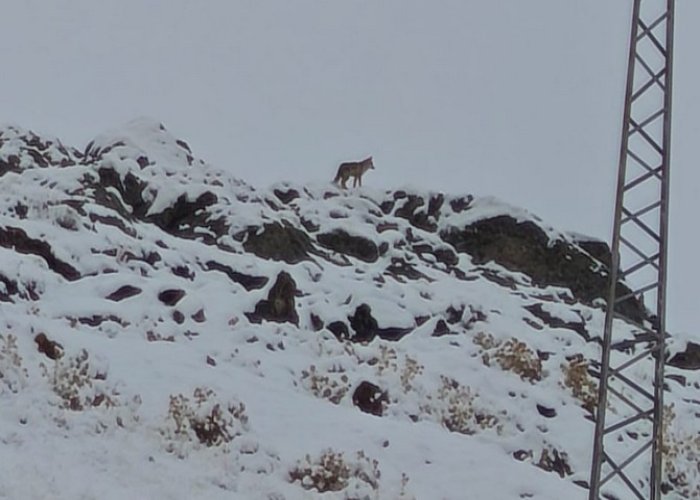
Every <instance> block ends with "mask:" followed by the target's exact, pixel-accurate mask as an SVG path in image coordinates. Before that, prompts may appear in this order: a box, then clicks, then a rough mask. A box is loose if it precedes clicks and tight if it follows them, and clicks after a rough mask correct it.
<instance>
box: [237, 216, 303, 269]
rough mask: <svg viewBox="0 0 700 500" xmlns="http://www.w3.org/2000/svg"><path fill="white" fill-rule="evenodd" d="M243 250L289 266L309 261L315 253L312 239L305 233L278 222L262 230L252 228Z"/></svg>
mask: <svg viewBox="0 0 700 500" xmlns="http://www.w3.org/2000/svg"><path fill="white" fill-rule="evenodd" d="M243 248H244V249H245V251H246V252H250V253H252V254H255V255H257V256H258V257H260V258H263V259H270V260H281V261H283V262H286V263H287V264H296V263H298V262H301V261H303V260H307V259H308V258H309V256H310V255H311V253H312V252H313V245H312V243H311V239H310V238H309V237H308V235H307V234H306V233H305V232H304V231H302V230H301V229H298V228H296V227H292V226H291V225H290V224H288V223H284V224H281V223H278V222H274V223H270V224H264V225H263V227H262V230H260V228H257V227H254V228H250V229H249V230H248V231H247V233H246V234H245V237H244V241H243Z"/></svg>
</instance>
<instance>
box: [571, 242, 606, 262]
mask: <svg viewBox="0 0 700 500" xmlns="http://www.w3.org/2000/svg"><path fill="white" fill-rule="evenodd" d="M576 244H577V245H578V246H580V247H581V248H583V249H584V250H585V251H586V252H588V253H589V254H591V255H592V256H593V257H594V258H595V259H597V260H599V261H600V262H602V263H603V264H605V266H606V267H607V268H610V266H611V265H612V254H611V253H610V247H609V246H608V244H607V243H605V242H604V241H600V240H578V241H576Z"/></svg>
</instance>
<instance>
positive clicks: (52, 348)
mask: <svg viewBox="0 0 700 500" xmlns="http://www.w3.org/2000/svg"><path fill="white" fill-rule="evenodd" d="M34 342H36V345H37V350H38V351H39V352H40V353H42V354H45V355H46V357H47V358H49V359H53V360H56V359H59V358H60V357H62V356H63V346H62V345H61V344H59V343H58V342H55V341H53V340H49V338H48V337H47V336H46V334H45V333H40V334H38V335H37V336H36V337H34Z"/></svg>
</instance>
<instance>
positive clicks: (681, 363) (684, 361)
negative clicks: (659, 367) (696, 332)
mask: <svg viewBox="0 0 700 500" xmlns="http://www.w3.org/2000/svg"><path fill="white" fill-rule="evenodd" d="M666 363H668V364H669V365H671V366H674V367H676V368H681V369H683V370H700V345H699V344H696V343H695V342H688V345H687V346H686V348H685V351H683V352H679V353H676V354H674V355H673V357H671V359H669V360H668V361H667V362H666Z"/></svg>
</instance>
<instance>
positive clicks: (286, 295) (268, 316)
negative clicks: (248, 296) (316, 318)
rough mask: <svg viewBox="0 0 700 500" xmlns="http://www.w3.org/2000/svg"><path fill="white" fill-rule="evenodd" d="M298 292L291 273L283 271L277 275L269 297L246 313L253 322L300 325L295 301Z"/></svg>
mask: <svg viewBox="0 0 700 500" xmlns="http://www.w3.org/2000/svg"><path fill="white" fill-rule="evenodd" d="M296 293H297V284H296V282H295V281H294V279H293V278H292V277H291V276H290V275H289V273H287V272H285V271H282V272H280V273H279V274H278V275H277V280H276V281H275V283H274V284H273V285H272V288H270V292H269V293H268V295H267V299H263V300H261V301H260V302H258V303H257V304H256V305H255V311H254V312H252V313H246V316H247V317H248V319H249V320H250V321H251V322H252V323H260V322H261V321H262V320H266V321H275V322H277V323H286V322H288V323H293V324H295V325H298V324H299V315H298V314H297V311H296V305H295V302H294V297H295V295H296Z"/></svg>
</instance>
